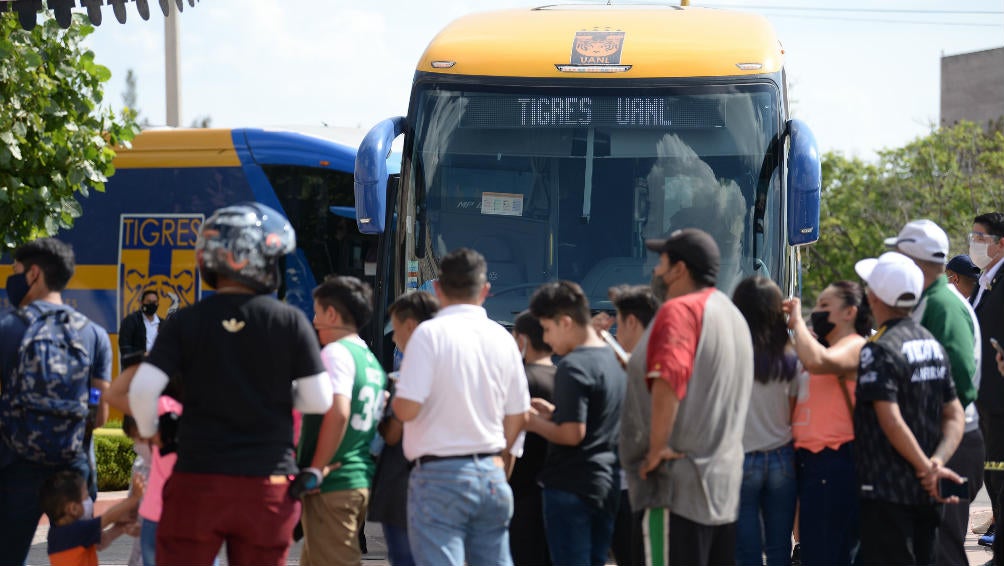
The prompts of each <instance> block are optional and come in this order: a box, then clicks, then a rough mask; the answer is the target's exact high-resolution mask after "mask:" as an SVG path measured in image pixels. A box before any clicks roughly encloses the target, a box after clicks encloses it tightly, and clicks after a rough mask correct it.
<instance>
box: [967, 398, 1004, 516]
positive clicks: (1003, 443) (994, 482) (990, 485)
mask: <svg viewBox="0 0 1004 566" xmlns="http://www.w3.org/2000/svg"><path fill="white" fill-rule="evenodd" d="M1002 427H1004V415H1002V414H999V413H990V412H987V414H985V415H984V414H983V413H982V412H981V413H980V432H982V433H983V445H984V447H985V449H986V455H985V458H986V459H987V460H988V461H991V462H1001V461H1004V429H1002ZM970 481H972V480H970ZM983 482H984V484H985V485H986V487H987V495H988V496H990V506H991V507H992V508H993V510H994V519H997V517H998V515H999V514H1000V506H999V502H998V500H999V499H1000V495H1001V487H1002V485H1004V472H1001V471H997V470H986V471H985V472H984V473H983Z"/></svg>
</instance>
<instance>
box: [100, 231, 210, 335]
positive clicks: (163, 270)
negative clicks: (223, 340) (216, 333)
mask: <svg viewBox="0 0 1004 566" xmlns="http://www.w3.org/2000/svg"><path fill="white" fill-rule="evenodd" d="M203 219H204V216H203V215H201V214H123V215H122V216H121V222H120V224H119V273H118V308H119V313H118V314H119V319H121V318H122V317H124V316H125V315H127V314H129V313H131V312H134V311H136V310H139V307H140V304H141V302H142V299H143V298H142V293H143V291H145V290H147V289H152V290H154V291H156V292H157V295H158V298H159V299H160V308H159V309H158V311H157V314H158V315H159V316H160V317H161V318H164V317H166V316H168V315H169V314H172V313H173V312H174V311H176V310H178V309H179V308H181V307H185V306H188V305H192V304H194V303H195V302H196V301H198V300H199V296H200V294H201V279H200V277H199V268H198V266H197V265H196V263H195V241H196V239H197V238H198V235H199V228H200V227H201V226H202V221H203Z"/></svg>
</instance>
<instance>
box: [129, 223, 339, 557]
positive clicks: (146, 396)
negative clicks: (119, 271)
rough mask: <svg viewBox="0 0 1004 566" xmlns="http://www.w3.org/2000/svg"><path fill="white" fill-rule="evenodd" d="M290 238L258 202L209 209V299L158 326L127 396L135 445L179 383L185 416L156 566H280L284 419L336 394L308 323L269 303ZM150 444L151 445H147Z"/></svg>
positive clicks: (288, 518)
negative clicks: (221, 557)
mask: <svg viewBox="0 0 1004 566" xmlns="http://www.w3.org/2000/svg"><path fill="white" fill-rule="evenodd" d="M295 247H296V240H295V236H294V234H293V229H292V228H291V227H290V226H289V223H288V222H286V219H285V218H283V217H282V216H281V215H280V214H279V213H277V212H276V211H274V210H272V209H270V208H268V207H265V206H262V205H260V204H256V203H252V204H241V205H235V206H230V207H225V208H221V209H220V210H217V211H216V212H215V213H214V214H213V215H212V216H211V217H210V218H209V219H207V220H206V221H205V222H204V223H203V225H202V228H201V230H200V232H199V239H198V241H197V242H196V259H197V261H198V264H199V269H200V271H201V274H202V277H203V280H204V281H205V282H206V283H208V284H209V285H210V286H212V287H214V288H215V289H216V293H215V294H213V295H211V296H209V297H207V298H204V299H203V300H201V301H199V302H198V303H197V304H195V305H193V306H191V307H188V308H185V309H182V310H180V311H178V312H177V313H176V314H175V315H174V316H173V317H171V318H170V319H168V320H166V321H164V324H163V327H162V328H161V329H160V331H159V333H158V335H157V341H156V343H155V344H154V345H153V349H152V350H151V351H150V353H149V356H148V357H147V359H146V361H144V362H143V363H142V364H141V365H140V367H139V370H138V371H137V372H136V376H135V378H134V379H133V382H132V384H131V387H130V389H129V406H130V409H131V410H132V412H133V415H134V416H135V417H136V424H137V427H138V428H139V432H140V434H141V436H143V437H144V438H150V437H155V435H156V433H157V417H156V415H157V398H158V396H159V395H160V393H161V391H162V390H163V389H164V386H165V385H166V384H167V381H168V376H171V377H175V376H176V377H177V378H178V380H179V384H180V386H181V389H182V390H183V394H182V399H181V401H182V404H183V405H184V407H185V413H184V416H183V418H182V419H181V424H180V427H179V430H178V437H177V445H178V460H177V463H176V464H175V466H174V472H173V474H172V476H171V479H170V481H169V482H168V483H167V485H166V486H165V488H164V493H163V500H164V507H163V513H162V515H161V520H160V523H159V525H158V528H157V562H158V563H160V564H209V563H211V562H212V561H213V559H214V558H215V556H216V555H217V553H218V552H219V549H220V546H221V545H222V544H223V543H224V542H225V543H226V544H227V555H228V558H229V561H230V563H231V564H252V563H253V564H275V565H276V566H278V565H280V564H285V563H286V554H287V552H288V550H289V543H290V541H291V540H292V532H293V527H294V525H295V524H296V521H297V518H298V516H299V503H298V502H296V501H295V500H293V499H291V498H290V497H289V495H288V493H287V492H288V488H289V486H288V483H289V479H288V478H289V477H290V476H291V475H292V474H295V473H296V472H297V468H296V462H295V459H294V451H293V419H292V410H293V409H294V408H296V409H299V410H300V411H302V412H304V413H311V414H323V413H324V412H326V411H327V409H328V408H329V407H330V406H331V403H332V398H333V388H332V384H331V380H330V378H329V377H328V375H327V373H326V372H325V370H324V365H323V364H322V363H321V359H320V351H319V348H318V342H317V337H316V335H315V334H314V331H313V327H312V326H311V324H310V322H309V321H308V320H307V318H306V316H304V314H303V313H302V312H300V311H299V310H297V309H295V308H294V307H291V306H288V305H286V304H284V303H280V302H279V301H277V300H276V299H275V298H274V297H272V296H271V293H272V292H273V291H274V290H275V289H276V288H277V287H278V283H279V277H280V274H279V270H278V261H279V258H280V257H281V256H283V255H285V254H287V253H290V252H291V251H293V249H295ZM155 440H159V438H157V437H155Z"/></svg>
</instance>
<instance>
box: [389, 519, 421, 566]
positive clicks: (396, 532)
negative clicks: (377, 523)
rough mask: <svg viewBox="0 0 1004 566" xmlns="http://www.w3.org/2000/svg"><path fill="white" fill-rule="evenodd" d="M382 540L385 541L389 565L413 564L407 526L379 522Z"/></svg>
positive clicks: (405, 565) (402, 565)
mask: <svg viewBox="0 0 1004 566" xmlns="http://www.w3.org/2000/svg"><path fill="white" fill-rule="evenodd" d="M381 526H382V527H383V538H384V542H386V543H387V560H388V561H390V564H391V566H415V559H414V558H413V557H412V556H411V546H410V543H409V542H408V528H407V527H398V526H396V525H388V524H387V523H381Z"/></svg>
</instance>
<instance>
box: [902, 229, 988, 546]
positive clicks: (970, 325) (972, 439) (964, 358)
mask: <svg viewBox="0 0 1004 566" xmlns="http://www.w3.org/2000/svg"><path fill="white" fill-rule="evenodd" d="M885 244H886V246H888V247H890V248H894V249H896V250H897V251H899V252H900V253H902V254H904V255H906V256H909V257H910V258H911V259H913V261H914V263H916V264H917V266H918V267H920V270H921V271H922V272H923V273H924V293H923V295H921V298H920V302H919V303H918V304H917V307H916V308H915V309H914V311H913V314H912V315H911V316H912V318H913V319H914V320H915V321H917V322H919V323H920V325H921V326H923V327H924V328H926V329H927V330H928V332H930V333H931V334H932V335H934V337H935V339H937V340H938V342H940V343H941V345H942V347H943V348H945V351H946V352H947V353H948V359H949V361H950V362H951V369H952V379H953V381H954V382H955V390H956V392H957V394H958V396H959V402H960V403H962V406H963V407H964V408H965V414H966V425H965V432H964V434H963V436H962V442H960V443H959V447H958V449H956V451H955V454H954V455H953V456H952V457H951V459H949V461H948V462H947V464H946V465H947V466H948V467H949V468H951V469H952V470H955V471H956V472H958V473H959V475H961V476H963V477H968V478H969V501H971V500H972V499H975V498H976V494H977V493H978V492H979V490H980V487H982V485H983V456H984V454H983V452H984V449H983V435H982V434H981V433H980V426H979V424H980V423H979V414H978V413H977V411H976V405H975V401H976V396H977V393H978V392H979V389H980V369H979V368H980V353H981V352H980V350H981V347H980V344H981V341H980V326H979V323H978V322H977V320H976V313H974V312H973V308H972V307H971V306H970V305H969V301H967V300H966V299H965V298H964V297H963V296H962V295H961V294H960V293H959V292H958V291H957V290H956V289H955V287H953V286H952V285H950V284H949V283H948V278H947V277H946V276H945V264H946V262H947V261H948V258H949V255H948V235H947V234H945V231H944V230H942V229H941V228H940V227H939V226H938V225H937V224H935V223H934V222H932V221H930V220H914V221H912V222H909V223H907V224H906V226H904V227H903V229H902V230H900V232H899V235H898V236H896V237H894V238H888V239H887V240H886V241H885ZM969 501H967V500H962V501H961V502H960V503H959V504H958V505H945V506H944V516H943V517H942V521H941V526H940V527H939V528H938V548H937V550H936V552H937V562H936V563H937V564H938V565H939V566H941V565H950V564H966V563H967V559H966V550H965V542H966V527H967V526H968V524H969Z"/></svg>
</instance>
